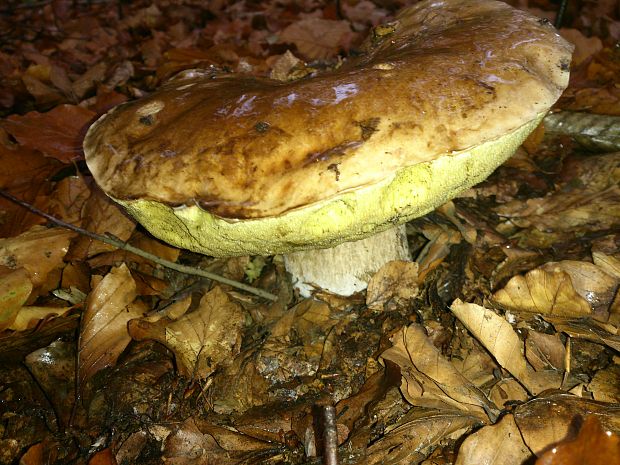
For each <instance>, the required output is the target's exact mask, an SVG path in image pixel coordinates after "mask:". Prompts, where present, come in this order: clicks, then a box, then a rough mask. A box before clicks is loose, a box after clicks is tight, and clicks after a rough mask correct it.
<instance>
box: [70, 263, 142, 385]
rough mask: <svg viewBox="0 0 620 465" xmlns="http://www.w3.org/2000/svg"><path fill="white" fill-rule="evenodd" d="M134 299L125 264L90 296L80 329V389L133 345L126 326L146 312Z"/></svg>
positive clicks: (132, 285) (105, 278)
mask: <svg viewBox="0 0 620 465" xmlns="http://www.w3.org/2000/svg"><path fill="white" fill-rule="evenodd" d="M135 298H136V284H135V281H134V280H133V278H132V277H131V273H130V272H129V269H128V268H127V266H126V265H124V264H123V265H121V266H119V267H117V268H113V269H112V270H111V271H110V272H109V273H108V274H107V275H106V276H105V277H104V278H103V279H102V280H101V281H100V282H99V284H97V286H95V287H94V288H93V290H92V291H91V293H90V294H89V295H88V299H87V301H86V308H85V309H84V313H83V315H82V326H81V328H80V342H79V352H78V385H79V386H82V387H83V385H84V382H85V381H87V380H88V379H89V378H91V377H92V376H93V375H94V374H95V373H97V372H98V371H100V370H102V369H103V368H106V367H109V366H111V365H113V364H114V363H115V362H116V359H117V358H118V356H119V355H120V354H121V352H122V351H123V350H125V347H127V344H129V342H130V341H131V338H130V336H129V334H128V332H127V322H128V321H129V320H131V319H133V318H139V317H140V316H142V314H143V313H144V310H145V309H144V307H143V306H142V305H140V304H139V303H134V299H135Z"/></svg>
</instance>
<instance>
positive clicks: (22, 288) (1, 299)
mask: <svg viewBox="0 0 620 465" xmlns="http://www.w3.org/2000/svg"><path fill="white" fill-rule="evenodd" d="M31 292H32V282H31V281H30V276H29V273H28V272H27V271H26V270H25V269H23V268H19V269H17V270H15V271H12V272H10V273H9V274H7V275H4V276H2V277H0V331H3V330H5V329H6V328H8V327H9V326H11V325H12V324H13V322H14V321H15V318H16V317H17V314H18V312H19V310H20V309H21V308H22V306H23V305H24V304H25V303H26V300H28V297H29V296H30V293H31Z"/></svg>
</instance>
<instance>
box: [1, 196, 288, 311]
mask: <svg viewBox="0 0 620 465" xmlns="http://www.w3.org/2000/svg"><path fill="white" fill-rule="evenodd" d="M0 196H2V197H4V198H5V199H8V200H10V201H11V202H14V203H16V204H18V205H20V206H22V207H24V208H26V209H27V210H30V211H31V212H32V213H35V214H37V215H39V216H42V217H43V218H45V219H47V220H49V221H51V222H52V223H54V224H57V225H58V226H60V227H63V228H66V229H70V230H71V231H75V232H76V233H78V234H82V235H83V236H86V237H90V238H91V239H94V240H96V241H101V242H104V243H106V244H109V245H111V246H114V247H116V248H118V249H121V250H126V251H127V252H131V253H133V254H136V255H138V256H140V257H142V258H146V259H147V260H151V261H152V262H154V263H157V264H159V265H161V266H164V267H166V268H170V269H171V270H175V271H178V272H179V273H185V274H189V275H192V276H200V277H203V278H207V279H210V280H212V281H217V282H218V283H222V284H227V285H228V286H231V287H234V288H237V289H241V290H243V291H246V292H249V293H250V294H254V295H257V296H259V297H262V298H264V299H268V300H273V301H275V300H278V297H277V296H276V295H274V294H271V293H270V292H267V291H263V290H262V289H258V288H256V287H253V286H248V285H247V284H243V283H240V282H239V281H234V280H232V279H228V278H225V277H223V276H220V275H218V274H215V273H211V272H209V271H205V270H203V269H201V268H195V267H191V266H185V265H180V264H178V263H174V262H171V261H170V260H166V259H164V258H161V257H158V256H157V255H153V254H152V253H149V252H146V251H145V250H142V249H139V248H137V247H134V246H133V245H130V244H127V243H126V242H124V241H122V240H120V239H119V238H118V237H115V236H113V235H112V234H107V235H105V236H102V235H100V234H96V233H93V232H90V231H87V230H86V229H82V228H80V227H79V226H75V225H72V224H70V223H66V222H65V221H62V220H59V219H58V218H56V217H54V216H52V215H50V214H48V213H45V212H44V211H42V210H39V209H38V208H37V207H35V206H34V205H30V204H29V203H28V202H24V201H23V200H21V199H18V198H17V197H14V196H13V195H11V194H9V193H8V192H6V191H4V190H2V189H0Z"/></svg>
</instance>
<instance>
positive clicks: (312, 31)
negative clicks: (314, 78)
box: [280, 18, 353, 98]
mask: <svg viewBox="0 0 620 465" xmlns="http://www.w3.org/2000/svg"><path fill="white" fill-rule="evenodd" d="M352 35H353V32H352V31H351V27H350V26H349V23H348V22H347V21H334V20H330V19H321V18H307V19H302V20H301V21H297V22H294V23H293V24H291V25H289V26H288V27H287V28H286V29H284V30H283V31H282V33H281V34H280V42H288V43H292V44H295V45H296V46H297V50H299V52H300V53H301V54H302V55H304V56H305V57H307V58H309V59H311V60H314V59H325V58H328V57H332V56H334V55H335V54H336V53H338V52H339V51H340V49H341V48H345V47H346V45H347V43H348V42H349V41H350V39H351V36H352ZM334 98H335V96H334Z"/></svg>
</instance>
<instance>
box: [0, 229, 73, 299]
mask: <svg viewBox="0 0 620 465" xmlns="http://www.w3.org/2000/svg"><path fill="white" fill-rule="evenodd" d="M75 235H76V234H75V233H74V232H73V231H68V230H66V229H61V228H45V227H43V226H33V227H32V229H30V230H29V231H27V232H25V233H23V234H20V235H19V236H17V237H12V238H9V239H0V265H3V266H7V267H9V268H17V267H24V268H25V269H26V270H27V271H28V273H29V274H30V278H31V279H32V284H33V286H34V287H35V289H36V290H37V292H38V293H45V292H47V291H49V290H51V289H55V288H56V287H57V286H58V283H59V282H60V270H61V268H62V267H64V265H65V263H64V261H63V258H64V257H65V255H66V253H67V250H68V249H69V242H70V241H71V239H72V238H73V237H74V236H75Z"/></svg>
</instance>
